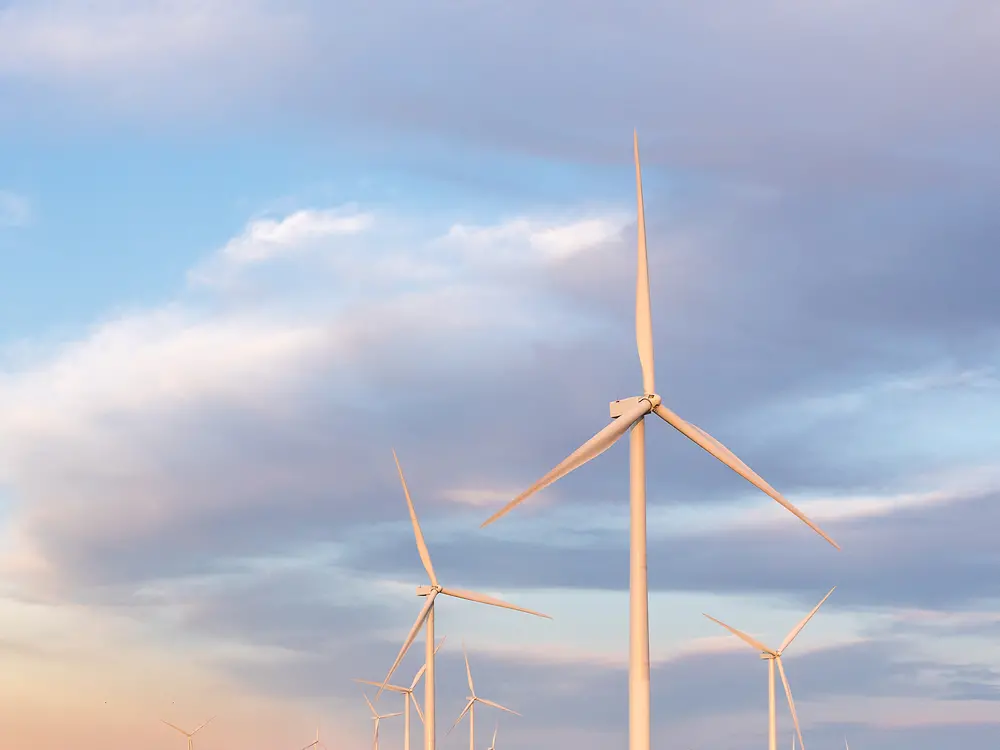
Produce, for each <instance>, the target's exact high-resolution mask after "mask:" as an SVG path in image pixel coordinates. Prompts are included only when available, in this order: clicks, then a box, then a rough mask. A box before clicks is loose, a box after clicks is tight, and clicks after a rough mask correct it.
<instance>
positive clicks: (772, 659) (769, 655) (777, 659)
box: [702, 586, 837, 750]
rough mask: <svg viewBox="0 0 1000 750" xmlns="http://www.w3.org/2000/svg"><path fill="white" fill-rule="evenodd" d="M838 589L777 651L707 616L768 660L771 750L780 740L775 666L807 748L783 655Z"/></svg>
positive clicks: (803, 621) (828, 596) (794, 720)
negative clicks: (776, 716)
mask: <svg viewBox="0 0 1000 750" xmlns="http://www.w3.org/2000/svg"><path fill="white" fill-rule="evenodd" d="M836 588H837V587H836V586H834V587H833V588H832V589H830V590H829V591H828V592H827V593H826V596H824V597H823V598H822V599H821V600H820V602H819V604H817V605H816V606H815V607H813V608H812V611H811V612H810V613H809V614H808V615H806V616H805V617H803V618H802V622H800V623H799V624H798V625H796V626H795V627H794V628H792V630H791V632H789V633H788V635H786V636H785V640H784V641H782V643H781V645H780V646H778V648H777V649H771V648H768V647H767V646H765V645H764V644H763V643H761V642H760V641H758V640H756V639H754V638H752V637H750V636H749V635H747V634H746V633H744V632H742V631H740V630H737V629H736V628H733V627H730V626H729V625H726V623H724V622H722V621H721V620H716V619H715V618H714V617H712V616H711V615H705V617H707V618H708V619H709V620H711V621H712V622H716V623H718V624H719V625H721V626H722V627H724V628H725V629H726V630H728V631H729V632H730V633H732V634H733V635H735V636H737V637H738V638H739V639H740V640H742V641H743V642H744V643H746V644H748V645H749V646H750V647H751V648H755V649H757V650H758V651H760V658H761V659H766V660H767V710H768V725H767V746H768V748H769V750H777V749H778V739H777V737H778V727H777V721H776V718H775V711H774V666H775V664H777V665H778V672H779V674H780V675H781V684H782V685H784V687H785V697H786V698H788V710H789V711H791V713H792V721H793V722H795V733H796V734H797V735H798V736H799V748H801V750H805V748H806V745H805V743H804V742H803V741H802V730H801V729H799V717H798V714H796V712H795V700H794V699H793V698H792V689H791V688H790V687H789V686H788V679H787V678H786V677H785V667H784V665H782V663H781V655H782V654H783V653H784V651H785V649H786V648H788V646H789V644H791V642H792V641H794V640H795V637H796V636H797V635H798V634H799V633H800V632H801V631H802V628H804V627H805V626H806V623H807V622H809V621H810V620H811V619H812V618H813V615H815V614H816V612H818V611H819V608H820V607H822V606H823V602H825V601H826V600H827V599H829V598H830V594H832V593H833V591H834V589H836ZM702 614H704V613H702ZM794 744H795V738H794V737H793V738H792V745H793V746H794Z"/></svg>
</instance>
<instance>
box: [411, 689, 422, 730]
mask: <svg viewBox="0 0 1000 750" xmlns="http://www.w3.org/2000/svg"><path fill="white" fill-rule="evenodd" d="M409 700H411V701H413V707H414V708H415V709H417V716H419V717H420V723H421V724H423V723H424V712H423V711H421V710H420V701H418V700H417V697H416V696H415V695H414V694H413V693H410V694H409Z"/></svg>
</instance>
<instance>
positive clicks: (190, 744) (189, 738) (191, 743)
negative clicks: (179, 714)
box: [160, 716, 215, 750]
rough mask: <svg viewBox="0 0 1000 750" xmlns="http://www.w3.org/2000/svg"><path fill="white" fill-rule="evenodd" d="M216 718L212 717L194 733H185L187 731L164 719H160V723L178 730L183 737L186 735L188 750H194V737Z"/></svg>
mask: <svg viewBox="0 0 1000 750" xmlns="http://www.w3.org/2000/svg"><path fill="white" fill-rule="evenodd" d="M214 718H215V717H214V716H213V717H212V718H211V719H209V720H208V721H206V722H203V723H202V724H201V726H199V727H198V728H197V729H195V730H194V731H193V732H185V731H184V730H183V729H181V728H180V727H179V726H177V725H175V724H171V723H170V722H169V721H165V720H164V719H160V721H162V722H163V723H164V724H166V725H167V726H168V727H170V728H171V729H176V730H177V731H178V732H180V733H181V734H183V735H184V736H185V737H187V750H193V749H194V736H195V735H196V734H198V732H200V731H201V730H202V729H204V728H205V726H206V725H207V724H208V722H209V721H211V720H212V719H214Z"/></svg>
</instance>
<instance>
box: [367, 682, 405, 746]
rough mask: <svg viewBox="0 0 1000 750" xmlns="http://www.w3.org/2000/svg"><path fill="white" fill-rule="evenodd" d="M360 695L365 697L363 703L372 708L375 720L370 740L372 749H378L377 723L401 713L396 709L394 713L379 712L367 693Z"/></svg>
mask: <svg viewBox="0 0 1000 750" xmlns="http://www.w3.org/2000/svg"><path fill="white" fill-rule="evenodd" d="M362 695H363V696H364V697H365V703H367V704H368V708H370V709H371V710H372V719H374V720H375V731H374V734H373V735H372V742H373V745H372V747H373V748H374V750H378V725H379V722H381V721H382V719H391V718H392V717H393V716H400V715H401V713H400V712H399V711H397V712H396V713H394V714H380V713H379V712H378V711H376V710H375V706H373V705H372V702H371V701H370V700H368V695H367V694H366V693H362Z"/></svg>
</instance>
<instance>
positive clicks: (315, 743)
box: [302, 727, 794, 750]
mask: <svg viewBox="0 0 1000 750" xmlns="http://www.w3.org/2000/svg"><path fill="white" fill-rule="evenodd" d="M311 747H321V748H323V750H326V745H324V744H323V743H322V742H320V740H319V727H316V739H314V740H313V741H312V742H310V743H309V744H308V745H306V746H305V747H304V748H302V750H309V748H311ZM792 750H794V748H793V749H792Z"/></svg>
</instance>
